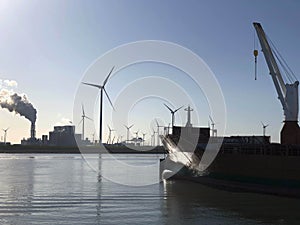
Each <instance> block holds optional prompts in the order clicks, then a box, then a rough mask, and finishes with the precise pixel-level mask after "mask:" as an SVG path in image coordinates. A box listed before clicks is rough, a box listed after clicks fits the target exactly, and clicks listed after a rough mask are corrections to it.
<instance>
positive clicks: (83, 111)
mask: <svg viewBox="0 0 300 225" xmlns="http://www.w3.org/2000/svg"><path fill="white" fill-rule="evenodd" d="M81 107H82V115H83V116H85V113H84V107H83V104H81Z"/></svg>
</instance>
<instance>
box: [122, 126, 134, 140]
mask: <svg viewBox="0 0 300 225" xmlns="http://www.w3.org/2000/svg"><path fill="white" fill-rule="evenodd" d="M133 126H134V124H132V125H131V126H126V125H124V127H126V129H127V142H128V141H129V130H130V128H131V127H133Z"/></svg>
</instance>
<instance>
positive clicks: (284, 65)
mask: <svg viewBox="0 0 300 225" xmlns="http://www.w3.org/2000/svg"><path fill="white" fill-rule="evenodd" d="M267 39H268V41H269V42H270V44H271V46H272V47H271V48H272V50H273V53H274V55H275V57H276V59H277V61H278V62H279V64H280V66H281V67H282V69H283V70H284V73H285V78H286V79H287V80H289V82H290V83H293V82H295V81H297V80H298V79H297V77H296V75H295V74H294V73H293V71H292V69H291V68H290V67H289V66H288V64H287V62H286V61H285V59H284V58H283V57H282V55H281V54H280V52H279V51H278V49H277V48H276V46H275V45H274V43H273V42H272V40H271V39H270V38H269V37H267Z"/></svg>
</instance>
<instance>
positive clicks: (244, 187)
mask: <svg viewBox="0 0 300 225" xmlns="http://www.w3.org/2000/svg"><path fill="white" fill-rule="evenodd" d="M167 151H168V149H167ZM169 152H170V151H169ZM170 154H172V153H171V152H170ZM194 154H195V155H196V156H197V157H198V158H199V161H200V159H201V157H202V155H203V150H202V149H201V150H199V149H196V151H195V153H194ZM182 166H183V165H182ZM202 174H203V175H201V176H199V175H197V173H196V172H195V168H194V169H191V168H190V167H189V165H187V164H186V165H184V166H183V168H182V169H181V170H180V171H178V172H177V173H175V174H174V175H173V176H171V177H169V178H168V179H185V180H191V181H195V182H199V183H201V184H205V185H208V186H213V187H216V188H221V189H225V190H230V191H246V192H259V193H266V194H273V195H280V196H290V197H300V147H299V146H286V145H279V144H265V145H257V144H256V145H251V144H241V145H232V144H223V145H222V147H221V149H220V151H219V153H218V155H217V156H216V158H215V159H214V161H213V162H212V163H211V164H210V165H209V166H208V167H207V169H206V170H205V171H204V172H203V173H202Z"/></svg>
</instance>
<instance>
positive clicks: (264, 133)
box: [260, 121, 269, 136]
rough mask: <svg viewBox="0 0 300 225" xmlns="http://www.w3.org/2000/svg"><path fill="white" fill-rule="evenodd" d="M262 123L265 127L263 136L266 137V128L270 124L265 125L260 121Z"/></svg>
mask: <svg viewBox="0 0 300 225" xmlns="http://www.w3.org/2000/svg"><path fill="white" fill-rule="evenodd" d="M260 122H261V125H262V127H263V136H266V128H267V127H268V126H269V124H267V125H265V124H264V123H263V122H262V121H260Z"/></svg>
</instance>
